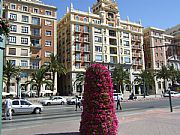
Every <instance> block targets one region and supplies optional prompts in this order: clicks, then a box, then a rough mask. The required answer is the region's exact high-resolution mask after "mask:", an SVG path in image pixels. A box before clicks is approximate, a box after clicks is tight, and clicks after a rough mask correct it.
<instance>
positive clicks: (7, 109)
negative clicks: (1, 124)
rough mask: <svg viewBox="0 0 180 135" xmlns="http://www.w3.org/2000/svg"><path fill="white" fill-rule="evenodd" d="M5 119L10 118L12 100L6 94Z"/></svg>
mask: <svg viewBox="0 0 180 135" xmlns="http://www.w3.org/2000/svg"><path fill="white" fill-rule="evenodd" d="M4 106H5V119H6V120H7V119H9V120H12V100H11V98H10V97H9V96H8V98H7V99H6V100H5V105H4Z"/></svg>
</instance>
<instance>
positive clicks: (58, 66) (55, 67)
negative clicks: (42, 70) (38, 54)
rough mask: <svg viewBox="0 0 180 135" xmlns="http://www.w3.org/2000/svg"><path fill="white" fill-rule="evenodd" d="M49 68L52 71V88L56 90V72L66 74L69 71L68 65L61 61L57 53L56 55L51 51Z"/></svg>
mask: <svg viewBox="0 0 180 135" xmlns="http://www.w3.org/2000/svg"><path fill="white" fill-rule="evenodd" d="M46 66H47V68H48V71H49V72H51V73H52V77H53V79H52V87H51V90H52V91H53V90H54V81H55V74H56V73H58V75H59V76H60V75H65V74H66V73H67V69H66V67H65V66H64V65H63V64H62V63H60V62H59V58H58V56H57V55H55V56H54V53H51V55H50V63H49V65H46Z"/></svg>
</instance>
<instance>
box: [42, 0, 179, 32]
mask: <svg viewBox="0 0 180 135" xmlns="http://www.w3.org/2000/svg"><path fill="white" fill-rule="evenodd" d="M42 1H43V3H45V4H50V5H54V6H56V7H57V8H58V17H57V19H58V20H59V19H60V18H61V17H62V16H63V15H64V14H65V13H66V7H67V6H68V7H69V6H70V3H73V5H74V8H75V9H78V10H82V11H88V7H89V6H90V7H92V5H93V3H96V1H97V0H42ZM116 1H117V3H118V7H119V11H120V15H121V19H123V20H124V19H126V17H127V16H129V18H130V21H132V22H137V21H138V20H139V19H141V22H142V25H143V26H144V27H149V26H154V27H157V28H161V29H166V28H169V27H172V26H175V25H177V24H180V7H179V6H180V0H116Z"/></svg>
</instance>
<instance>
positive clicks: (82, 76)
mask: <svg viewBox="0 0 180 135" xmlns="http://www.w3.org/2000/svg"><path fill="white" fill-rule="evenodd" d="M84 79H85V74H84V72H79V73H78V74H77V76H76V80H75V81H74V84H73V85H74V86H75V85H76V83H78V86H79V88H80V87H81V86H82V85H83V84H84ZM80 89H81V88H80ZM81 92H82V90H80V93H81Z"/></svg>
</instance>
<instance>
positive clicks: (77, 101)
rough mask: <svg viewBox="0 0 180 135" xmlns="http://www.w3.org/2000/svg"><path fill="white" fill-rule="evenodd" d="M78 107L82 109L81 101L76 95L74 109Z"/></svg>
mask: <svg viewBox="0 0 180 135" xmlns="http://www.w3.org/2000/svg"><path fill="white" fill-rule="evenodd" d="M78 108H79V109H81V110H82V108H81V102H80V100H79V97H78V96H77V95H76V109H75V111H77V109H78Z"/></svg>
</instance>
